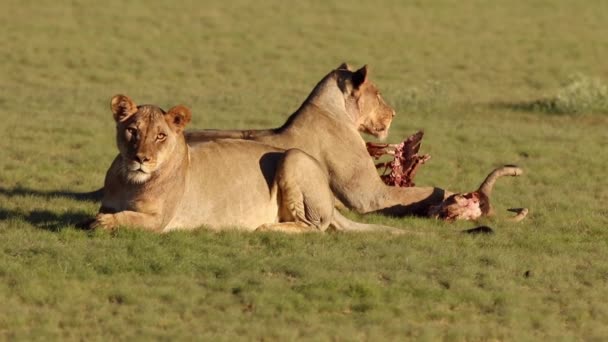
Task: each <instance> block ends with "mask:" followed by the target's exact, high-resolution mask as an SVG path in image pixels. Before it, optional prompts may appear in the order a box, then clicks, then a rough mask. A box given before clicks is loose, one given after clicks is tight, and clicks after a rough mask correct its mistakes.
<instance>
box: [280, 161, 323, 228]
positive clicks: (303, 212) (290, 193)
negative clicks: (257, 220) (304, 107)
mask: <svg viewBox="0 0 608 342" xmlns="http://www.w3.org/2000/svg"><path fill="white" fill-rule="evenodd" d="M276 183H277V185H278V187H279V222H280V224H281V223H293V224H292V225H285V226H284V227H285V228H287V227H294V228H295V227H302V226H307V227H309V228H310V229H316V230H318V231H325V230H326V229H327V227H328V226H329V224H330V222H331V219H332V216H333V213H334V197H333V195H332V192H331V189H330V188H329V180H328V178H327V175H326V174H325V172H324V171H323V169H322V168H321V166H320V165H319V163H318V162H317V161H316V160H315V159H314V158H312V157H311V156H309V155H308V154H306V153H304V152H302V151H301V150H298V149H290V150H288V151H286V152H285V157H284V158H283V160H282V161H281V164H280V165H279V167H278V169H277V173H276ZM281 229H283V228H281Z"/></svg>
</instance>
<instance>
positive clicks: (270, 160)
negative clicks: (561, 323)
mask: <svg viewBox="0 0 608 342" xmlns="http://www.w3.org/2000/svg"><path fill="white" fill-rule="evenodd" d="M111 108H112V113H113V114H114V120H115V121H116V123H117V125H116V142H117V145H118V150H119V151H120V153H119V155H118V156H117V157H116V159H114V162H113V163H112V165H111V166H110V169H109V170H108V172H107V175H106V180H105V189H104V197H103V200H102V206H101V209H100V211H99V214H98V215H97V217H96V219H95V221H94V222H93V223H92V224H91V225H92V227H103V228H114V227H117V226H132V227H140V228H144V229H148V230H152V231H156V232H166V231H169V230H173V229H192V228H196V227H200V226H202V225H205V226H208V227H210V228H221V227H227V226H231V227H239V228H245V229H248V230H254V229H263V230H279V231H285V232H306V231H325V230H326V229H327V228H328V227H329V226H330V225H331V226H333V227H334V228H335V229H338V230H348V231H372V230H393V231H400V230H396V229H394V228H390V227H383V226H375V225H365V224H360V223H356V222H352V221H350V220H348V219H346V218H344V217H343V216H341V215H340V214H339V213H338V212H337V211H334V202H333V201H334V199H333V195H332V192H331V190H330V188H329V180H328V176H327V174H326V172H325V171H324V170H323V169H322V168H321V167H319V164H318V162H317V161H316V160H315V159H313V158H312V157H310V156H309V155H308V154H306V153H304V152H302V151H300V150H298V149H290V150H287V151H285V150H281V149H278V148H273V147H270V146H267V145H264V144H261V143H257V142H252V141H242V140H222V141H217V142H208V143H203V144H198V145H196V146H188V145H187V144H186V141H185V139H184V135H183V130H184V127H185V126H186V124H187V123H188V122H189V121H190V117H191V113H190V110H189V109H188V108H186V107H184V106H176V107H173V108H172V109H170V110H169V111H167V112H165V111H164V110H162V109H161V108H159V107H157V106H153V105H142V106H137V105H135V103H134V102H133V101H132V100H131V99H130V98H128V97H127V96H124V95H116V96H114V97H113V98H112V103H111Z"/></svg>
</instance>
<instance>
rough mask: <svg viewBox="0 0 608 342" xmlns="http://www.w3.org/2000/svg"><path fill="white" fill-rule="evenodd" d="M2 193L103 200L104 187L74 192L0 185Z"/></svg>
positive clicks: (8, 195) (0, 193)
mask: <svg viewBox="0 0 608 342" xmlns="http://www.w3.org/2000/svg"><path fill="white" fill-rule="evenodd" d="M0 195H3V196H7V197H13V196H37V197H44V198H46V199H50V198H54V197H63V198H68V199H73V200H77V201H101V198H102V197H103V188H101V189H98V190H95V191H91V192H74V191H67V190H51V191H43V190H35V189H27V188H22V187H16V188H13V189H7V188H3V187H0Z"/></svg>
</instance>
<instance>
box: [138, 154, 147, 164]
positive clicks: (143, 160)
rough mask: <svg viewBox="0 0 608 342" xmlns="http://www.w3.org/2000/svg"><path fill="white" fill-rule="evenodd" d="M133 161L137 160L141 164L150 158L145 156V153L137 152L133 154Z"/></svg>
mask: <svg viewBox="0 0 608 342" xmlns="http://www.w3.org/2000/svg"><path fill="white" fill-rule="evenodd" d="M135 161H137V162H139V163H140V164H143V163H145V162H149V161H150V158H148V157H146V156H145V155H143V154H141V153H138V154H136V155H135Z"/></svg>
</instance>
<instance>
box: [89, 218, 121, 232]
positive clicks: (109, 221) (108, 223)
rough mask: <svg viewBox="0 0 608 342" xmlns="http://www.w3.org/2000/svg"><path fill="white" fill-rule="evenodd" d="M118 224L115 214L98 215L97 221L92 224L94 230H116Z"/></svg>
mask: <svg viewBox="0 0 608 342" xmlns="http://www.w3.org/2000/svg"><path fill="white" fill-rule="evenodd" d="M116 227H118V222H117V221H116V218H115V217H114V215H113V214H97V216H96V217H95V221H94V222H93V223H92V224H91V228H92V229H115V228H116Z"/></svg>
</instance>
